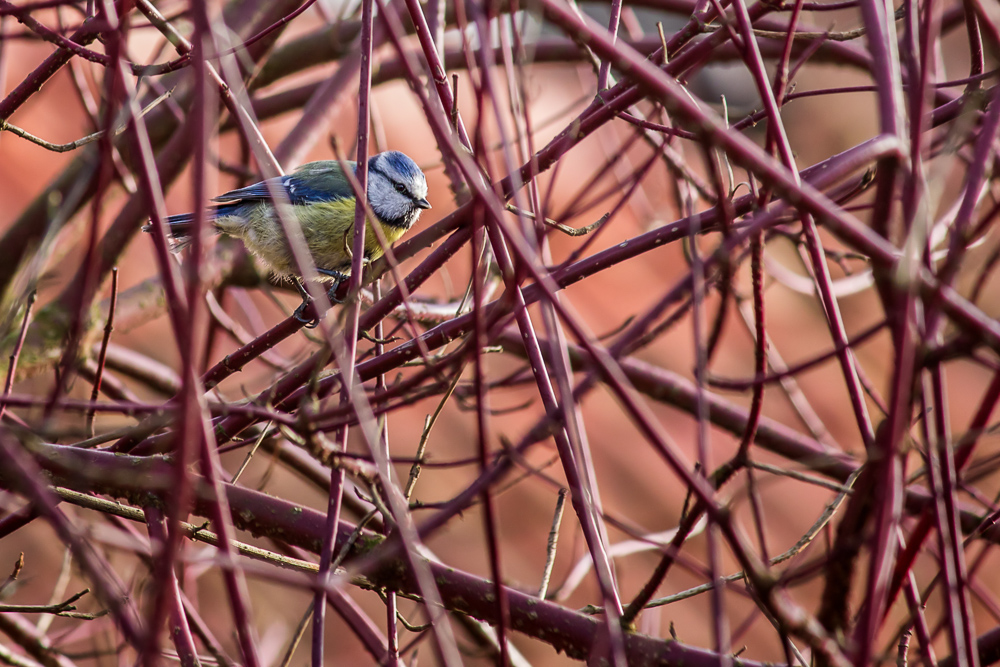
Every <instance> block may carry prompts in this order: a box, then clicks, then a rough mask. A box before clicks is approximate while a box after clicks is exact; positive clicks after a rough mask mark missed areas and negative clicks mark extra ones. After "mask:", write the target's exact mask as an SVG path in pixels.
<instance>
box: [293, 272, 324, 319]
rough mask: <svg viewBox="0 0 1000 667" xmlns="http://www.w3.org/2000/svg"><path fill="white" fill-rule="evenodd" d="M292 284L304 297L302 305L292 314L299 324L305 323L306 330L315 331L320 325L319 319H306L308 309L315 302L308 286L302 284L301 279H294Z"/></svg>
mask: <svg viewBox="0 0 1000 667" xmlns="http://www.w3.org/2000/svg"><path fill="white" fill-rule="evenodd" d="M292 284H293V285H295V289H297V290H298V291H299V294H300V295H301V296H302V303H301V304H299V307H298V308H296V309H295V312H294V313H292V317H294V318H295V319H297V320H298V321H299V322H302V323H304V324H305V327H306V329H315V328H316V327H317V326H318V325H319V318H313V319H306V318H305V312H306V308H308V307H309V304H310V303H312V300H313V298H312V296H311V295H310V294H309V290H307V289H306V286H305V285H303V284H302V279H301V278H293V279H292Z"/></svg>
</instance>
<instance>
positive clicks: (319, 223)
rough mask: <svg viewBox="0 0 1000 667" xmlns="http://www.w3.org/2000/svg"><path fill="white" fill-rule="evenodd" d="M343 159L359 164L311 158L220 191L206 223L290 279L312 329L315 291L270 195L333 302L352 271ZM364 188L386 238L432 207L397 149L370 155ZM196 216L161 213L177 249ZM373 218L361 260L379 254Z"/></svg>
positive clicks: (350, 203)
mask: <svg viewBox="0 0 1000 667" xmlns="http://www.w3.org/2000/svg"><path fill="white" fill-rule="evenodd" d="M341 164H344V165H346V166H347V167H348V168H350V169H352V170H356V169H357V164H356V163H355V162H352V161H344V162H343V163H341V162H340V161H338V160H320V161H318V162H309V163H306V164H303V165H302V166H300V167H299V168H298V169H296V170H295V171H294V172H293V173H291V174H287V175H285V176H277V177H275V178H269V179H266V180H263V181H260V182H258V183H254V184H253V185H248V186H246V187H244V188H239V189H237V190H231V191H229V192H227V193H225V194H222V195H219V196H218V197H215V198H214V199H212V201H213V202H215V204H214V205H213V206H211V207H210V208H209V209H208V211H207V216H208V221H209V224H211V225H212V226H213V227H214V229H215V231H216V232H217V233H219V234H226V235H228V236H232V237H234V238H237V239H240V240H241V241H243V245H245V246H246V248H247V250H249V251H250V252H251V253H252V254H253V255H255V256H256V257H258V258H260V260H261V261H262V262H263V263H264V264H266V265H267V267H268V268H269V269H270V270H271V271H272V272H273V273H274V275H275V276H276V277H278V278H280V279H286V280H291V281H292V282H293V284H294V285H295V287H296V289H297V290H298V292H299V294H300V295H301V296H302V304H301V305H300V306H299V307H298V308H297V309H296V310H295V313H294V316H295V318H296V319H297V320H299V321H300V322H304V323H305V324H306V326H307V327H309V328H312V327H315V326H316V325H317V324H318V323H319V322H318V320H313V319H306V318H305V317H304V313H305V309H306V307H307V306H308V305H309V303H310V302H311V301H312V297H311V296H310V295H309V292H308V291H307V290H306V288H305V286H304V285H303V284H302V278H301V276H300V275H299V271H298V270H297V268H296V262H295V258H294V255H293V254H292V251H291V248H290V247H289V244H288V239H287V237H286V235H285V231H284V227H283V225H282V222H281V220H280V218H279V217H278V215H277V214H276V212H275V206H274V203H275V200H274V194H275V193H284V196H285V197H287V200H288V203H289V204H291V216H290V218H291V221H293V222H294V223H297V224H298V226H299V229H301V230H302V236H303V237H304V239H305V242H306V245H307V246H308V248H309V252H310V254H311V255H312V261H313V263H314V265H315V267H316V272H317V273H318V274H319V275H320V280H325V281H333V283H334V284H333V286H332V287H331V288H330V290H329V292H328V294H329V296H330V298H331V300H333V301H336V299H335V298H334V294H335V293H336V291H337V288H338V287H340V284H341V283H342V282H343V281H345V280H347V278H348V275H349V274H350V271H351V249H352V248H353V241H354V209H355V201H356V198H355V196H354V190H353V189H352V188H351V186H350V184H349V182H348V180H347V177H346V176H345V175H344V172H343V170H342V168H341ZM367 193H368V205H369V207H370V209H371V212H372V213H373V214H374V222H377V223H378V225H379V227H380V229H381V230H382V235H383V236H384V237H385V240H386V241H387V242H388V243H389V244H390V245H391V244H393V243H395V242H396V241H397V240H399V239H400V238H401V237H402V236H403V234H405V233H406V232H407V230H409V229H410V227H412V226H413V224H414V223H416V222H417V220H418V218H419V217H420V213H421V212H422V211H424V210H426V209H429V208H431V204H430V202H428V201H427V179H426V178H425V177H424V173H423V172H422V171H421V170H420V167H418V166H417V164H416V162H414V161H413V160H412V159H411V158H410V157H409V156H407V155H406V154H404V153H401V152H399V151H386V152H384V153H379V154H377V155H373V156H372V157H370V158H369V159H368V187H367ZM279 198H280V195H279ZM194 219H195V216H194V214H193V213H183V214H180V215H171V216H169V217H167V218H166V221H165V222H166V224H167V229H168V230H169V233H170V236H171V238H172V240H173V242H174V243H173V247H172V249H173V250H174V251H179V250H180V249H181V248H183V247H184V246H185V245H187V244H188V243H189V242H190V239H191V234H192V233H193V231H194ZM372 222H373V220H372V217H371V216H369V218H368V220H367V221H366V229H365V260H366V261H372V260H375V259H378V258H379V257H381V256H382V254H383V252H384V250H383V248H382V245H381V244H380V242H379V240H378V237H377V236H376V234H375V232H374V231H373V230H372V226H371V225H372ZM152 229H153V225H152V224H148V225H146V226H144V227H143V228H142V230H143V231H144V232H149V231H152Z"/></svg>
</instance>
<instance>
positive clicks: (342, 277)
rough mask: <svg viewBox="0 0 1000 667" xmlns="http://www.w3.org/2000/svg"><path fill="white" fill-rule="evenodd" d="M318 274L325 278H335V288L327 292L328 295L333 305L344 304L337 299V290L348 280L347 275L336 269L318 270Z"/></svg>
mask: <svg viewBox="0 0 1000 667" xmlns="http://www.w3.org/2000/svg"><path fill="white" fill-rule="evenodd" d="M316 272H317V273H319V274H322V275H324V276H329V277H330V278H333V281H334V282H333V286H332V287H331V288H330V289H329V290H327V292H326V295H327V297H329V299H330V302H331V303H336V304H341V303H344V302H343V301H341V300H340V299H338V298H337V290H338V289H340V285H341V283H343V282H344V281H346V280H347V274H344V273H341V272H340V271H336V270H334V269H316Z"/></svg>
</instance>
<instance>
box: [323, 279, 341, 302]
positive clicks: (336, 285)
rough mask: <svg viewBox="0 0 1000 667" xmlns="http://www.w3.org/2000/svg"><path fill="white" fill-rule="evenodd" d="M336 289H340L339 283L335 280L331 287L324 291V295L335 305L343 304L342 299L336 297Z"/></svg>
mask: <svg viewBox="0 0 1000 667" xmlns="http://www.w3.org/2000/svg"><path fill="white" fill-rule="evenodd" d="M338 289H340V283H339V282H336V283H334V284H333V287H331V288H330V289H328V290H327V292H326V296H327V298H328V299H330V303H332V304H333V305H335V306H340V305H343V303H344V300H343V299H338V298H337V290H338Z"/></svg>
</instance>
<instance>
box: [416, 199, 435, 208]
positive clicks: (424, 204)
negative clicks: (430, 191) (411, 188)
mask: <svg viewBox="0 0 1000 667" xmlns="http://www.w3.org/2000/svg"><path fill="white" fill-rule="evenodd" d="M413 203H414V204H416V205H417V208H425V209H426V208H431V203H430V202H429V201H427V200H426V199H418V200H417V201H415V202H413Z"/></svg>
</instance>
